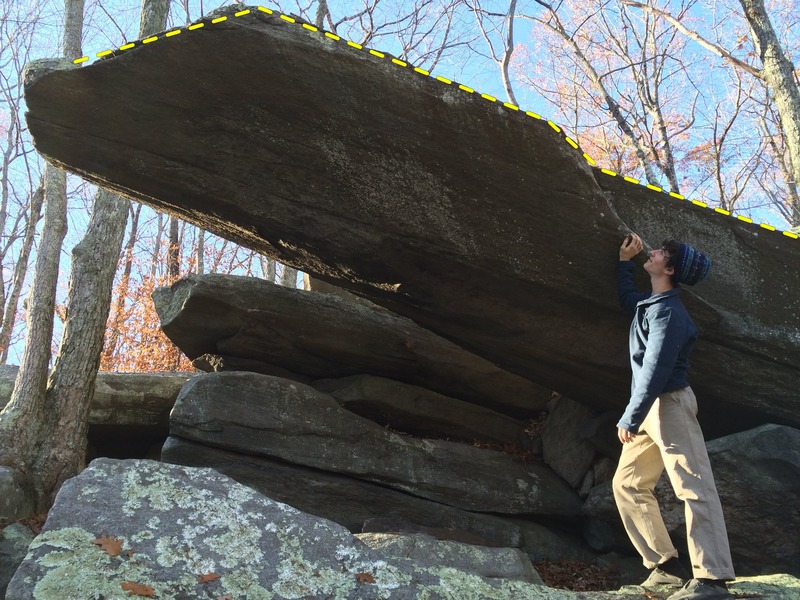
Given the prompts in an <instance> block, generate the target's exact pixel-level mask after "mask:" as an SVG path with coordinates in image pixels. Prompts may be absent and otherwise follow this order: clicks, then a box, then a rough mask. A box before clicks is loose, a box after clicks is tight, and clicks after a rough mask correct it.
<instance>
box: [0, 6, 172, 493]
mask: <svg viewBox="0 0 800 600" xmlns="http://www.w3.org/2000/svg"><path fill="white" fill-rule="evenodd" d="M154 1H158V2H162V3H166V0H144V6H143V11H142V12H143V16H142V26H143V27H148V28H149V27H152V29H150V30H149V31H143V32H141V33H142V34H143V35H147V34H149V33H150V32H151V31H157V30H160V29H163V28H164V23H160V24H158V26H155V25H156V24H155V23H153V22H152V19H153V18H155V17H157V16H160V18H162V19H165V17H166V12H165V10H160V9H158V8H155V7H153V6H148V5H150V4H153V3H154ZM66 15H67V22H66V26H65V42H64V54H65V56H67V57H75V56H81V54H82V53H81V37H82V21H83V1H82V0H67V4H66ZM45 181H46V188H45V189H46V191H45V198H46V201H47V204H48V208H47V209H46V211H45V225H44V232H43V238H42V245H41V247H40V249H39V254H38V259H37V274H36V279H35V280H34V289H33V292H32V299H33V306H32V307H31V310H30V313H29V320H28V327H29V334H28V339H27V340H26V347H25V356H26V357H27V356H30V357H31V358H30V359H29V360H26V359H25V358H23V364H22V365H21V366H20V372H19V376H18V379H17V383H16V385H15V390H14V394H13V396H12V399H11V401H10V402H9V405H8V407H7V408H6V410H4V411H3V413H2V414H0V432H2V435H0V463H2V464H9V465H12V466H14V467H16V468H18V469H20V470H23V471H26V472H27V473H29V474H30V475H31V476H32V479H33V484H34V488H35V490H36V498H37V505H38V508H39V509H43V508H46V507H47V506H49V505H50V504H51V502H52V500H53V498H54V495H55V493H56V492H57V491H58V489H59V487H60V486H61V484H62V483H63V482H64V481H65V480H66V479H67V478H69V477H72V476H74V475H76V474H77V473H78V472H79V471H80V469H81V468H82V466H83V460H84V453H85V447H86V431H87V427H88V411H89V405H90V403H91V398H92V394H93V391H94V383H95V378H96V376H97V368H98V366H99V363H100V356H101V350H102V344H103V338H104V333H105V327H106V321H107V319H108V314H109V308H110V304H111V290H112V287H113V279H114V272H115V270H116V267H117V264H118V261H119V256H120V250H121V246H122V240H123V236H124V233H125V227H126V221H127V214H128V209H129V203H128V201H127V200H123V199H122V198H120V197H118V196H116V195H114V194H112V193H110V192H107V191H106V190H102V189H101V190H98V192H97V194H96V196H95V203H94V209H93V211H92V216H91V219H90V222H89V225H88V228H87V231H86V235H85V236H84V238H83V240H82V241H81V242H80V243H79V244H78V245H77V246H75V248H74V250H73V254H72V272H71V275H70V284H69V290H68V294H67V310H66V319H65V326H64V334H63V337H62V341H61V346H60V348H59V352H58V355H57V357H56V360H55V365H54V369H53V373H52V374H51V376H50V378H49V380H46V376H47V363H48V362H49V339H48V342H47V343H46V344H42V343H39V344H38V346H44V347H45V348H46V349H47V351H46V352H43V351H42V350H41V348H37V347H36V346H37V344H35V343H34V342H35V341H36V340H37V339H38V340H41V339H43V338H44V336H45V335H46V336H47V337H50V336H51V335H52V316H53V304H52V303H53V302H54V299H55V285H54V282H55V278H54V276H53V275H52V274H51V272H52V271H53V270H54V269H53V265H52V262H53V259H52V256H56V257H58V256H59V255H60V251H61V244H62V241H63V238H64V232H65V230H66V220H65V218H64V217H65V214H66V193H65V191H66V184H65V176H64V174H63V172H58V176H56V175H55V174H50V173H46V178H45ZM56 185H57V186H58V190H57V192H58V194H57V195H56V196H55V198H57V200H58V202H56V203H51V199H50V198H49V197H48V194H50V191H51V186H53V188H54V189H55V186H56ZM51 204H53V205H55V206H56V207H57V208H58V211H59V212H58V214H57V215H55V217H56V219H55V220H54V222H49V221H48V211H51ZM49 238H52V239H49ZM46 261H49V263H50V264H47V262H46ZM40 264H41V267H42V268H41V269H40ZM55 271H56V275H55V277H57V262H56V264H55ZM40 272H41V273H46V274H47V275H48V277H47V279H46V281H47V288H46V289H44V288H43V289H38V288H37V286H38V284H39V277H40ZM51 287H52V291H51ZM37 303H40V304H41V305H42V306H38V305H37ZM44 311H48V312H49V314H43V313H44ZM48 317H49V319H48ZM37 319H43V320H44V321H45V328H46V329H48V331H38V329H35V328H39V327H40V324H38V323H37V322H36V321H37ZM35 331H36V332H37V335H38V336H39V337H38V338H34V332H35ZM34 355H35V356H34ZM45 382H46V385H45Z"/></svg>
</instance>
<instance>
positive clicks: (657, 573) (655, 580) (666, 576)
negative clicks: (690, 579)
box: [640, 567, 686, 588]
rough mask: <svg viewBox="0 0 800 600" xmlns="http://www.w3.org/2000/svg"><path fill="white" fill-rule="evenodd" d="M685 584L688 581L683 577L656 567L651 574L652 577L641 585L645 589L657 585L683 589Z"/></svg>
mask: <svg viewBox="0 0 800 600" xmlns="http://www.w3.org/2000/svg"><path fill="white" fill-rule="evenodd" d="M685 583H686V580H685V579H684V578H683V577H679V576H678V575H672V574H671V573H667V572H666V571H662V570H661V569H659V568H658V567H656V568H655V569H653V570H652V571H651V572H650V576H649V577H648V578H647V579H645V580H644V581H643V582H642V583H641V584H640V585H641V586H642V587H643V588H651V587H655V586H657V585H671V586H674V587H681V586H682V585H683V584H685Z"/></svg>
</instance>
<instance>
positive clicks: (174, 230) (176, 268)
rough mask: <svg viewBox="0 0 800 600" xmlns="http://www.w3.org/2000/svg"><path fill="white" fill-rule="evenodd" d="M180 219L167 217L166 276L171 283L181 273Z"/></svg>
mask: <svg viewBox="0 0 800 600" xmlns="http://www.w3.org/2000/svg"><path fill="white" fill-rule="evenodd" d="M179 232H180V221H178V219H177V217H170V218H169V250H168V252H167V277H168V280H169V282H170V283H173V282H174V281H175V280H177V279H178V277H179V276H180V274H181V243H180V239H179Z"/></svg>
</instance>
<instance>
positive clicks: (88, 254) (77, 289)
mask: <svg viewBox="0 0 800 600" xmlns="http://www.w3.org/2000/svg"><path fill="white" fill-rule="evenodd" d="M129 206H130V202H129V201H128V200H124V199H122V198H120V197H119V196H116V195H115V194H112V193H111V192H109V191H107V190H103V189H100V190H98V192H97V195H96V197H95V204H94V210H93V211H92V217H91V220H90V221H89V228H88V230H87V232H86V236H85V237H84V238H83V240H81V242H80V243H79V244H78V245H77V246H75V248H74V249H73V251H72V273H71V276H70V283H69V291H68V293H67V320H66V323H65V325H64V335H63V338H62V342H61V347H60V348H59V351H58V356H57V357H56V361H55V366H54V368H53V374H52V376H51V378H50V382H49V384H48V386H47V396H46V404H47V407H48V410H47V413H46V415H43V422H42V426H43V427H44V428H45V431H47V432H48V433H49V434H50V435H49V437H48V438H47V439H48V442H47V443H44V444H41V446H40V447H39V451H38V453H37V456H36V459H35V460H34V461H33V464H32V468H31V472H32V473H34V474H35V480H34V483H35V486H36V488H37V492H38V493H37V496H38V498H39V502H40V508H44V507H46V506H49V505H50V504H51V503H52V501H53V498H54V496H55V493H56V492H57V491H58V489H59V488H60V487H61V484H62V483H64V481H65V480H67V479H68V478H70V477H73V476H75V475H77V474H78V473H79V472H80V470H81V469H82V467H83V461H84V455H85V450H86V431H87V428H88V416H89V407H90V405H91V399H92V396H93V394H94V384H95V379H96V377H97V369H98V366H99V365H100V352H101V350H102V348H103V338H104V337H105V329H106V321H107V319H108V312H109V308H110V306H111V291H112V289H113V284H114V273H115V271H116V268H117V264H118V262H119V255H120V250H121V248H122V240H123V237H124V235H125V227H126V224H127V217H128V210H129Z"/></svg>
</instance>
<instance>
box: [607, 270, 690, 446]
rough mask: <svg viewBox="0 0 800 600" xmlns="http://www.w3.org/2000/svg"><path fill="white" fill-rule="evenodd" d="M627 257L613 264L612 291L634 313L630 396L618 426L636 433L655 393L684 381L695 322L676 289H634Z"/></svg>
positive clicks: (685, 380) (656, 395)
mask: <svg viewBox="0 0 800 600" xmlns="http://www.w3.org/2000/svg"><path fill="white" fill-rule="evenodd" d="M633 268H634V263H633V262H632V261H622V260H621V261H619V262H618V263H617V293H618V294H619V303H620V306H622V308H623V309H624V310H625V311H626V312H628V313H630V314H632V315H633V322H632V323H631V331H630V337H629V347H630V354H631V370H632V371H633V378H632V381H631V398H630V401H629V402H628V406H627V408H626V409H625V413H624V414H623V415H622V418H621V419H620V421H619V423H617V427H621V428H623V429H627V430H628V431H630V432H631V433H639V427H641V425H642V422H643V421H644V419H645V417H646V416H647V413H648V411H649V410H650V408H651V407H652V406H653V403H654V402H655V401H656V398H658V396H659V395H661V394H662V393H664V392H672V391H675V390H679V389H681V388H685V387H686V386H688V385H689V382H688V380H687V371H688V369H689V355H690V354H691V352H692V348H693V347H694V344H695V342H696V341H697V327H696V326H695V324H694V322H693V321H692V319H691V317H690V316H689V313H688V312H687V311H686V307H685V306H684V305H683V302H681V300H680V298H679V297H678V295H679V294H680V288H673V289H671V290H668V291H666V292H663V293H661V294H656V295H654V296H653V295H651V294H647V293H642V292H639V291H637V290H636V286H635V285H634V283H633Z"/></svg>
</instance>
